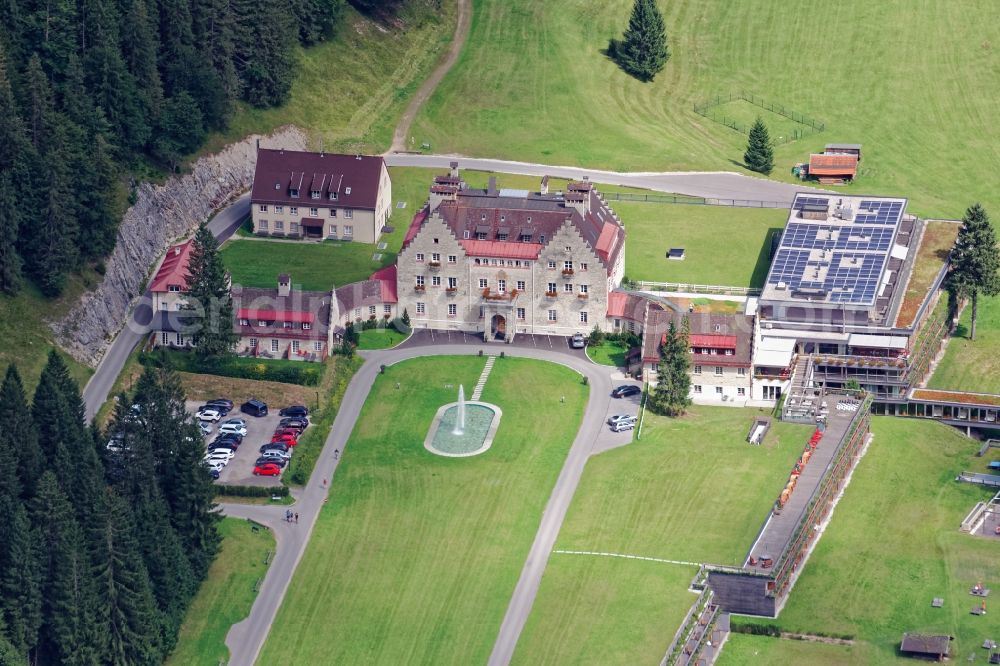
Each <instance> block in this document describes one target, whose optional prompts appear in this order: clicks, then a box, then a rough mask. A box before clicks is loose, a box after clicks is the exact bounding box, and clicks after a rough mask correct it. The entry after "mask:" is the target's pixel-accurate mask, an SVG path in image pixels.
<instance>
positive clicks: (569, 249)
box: [566, 245, 573, 268]
mask: <svg viewBox="0 0 1000 666" xmlns="http://www.w3.org/2000/svg"><path fill="white" fill-rule="evenodd" d="M566 251H567V252H572V251H573V248H571V247H570V246H569V245H567V246H566ZM566 268H573V266H567V267H566Z"/></svg>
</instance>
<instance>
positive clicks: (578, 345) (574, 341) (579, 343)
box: [569, 333, 587, 349]
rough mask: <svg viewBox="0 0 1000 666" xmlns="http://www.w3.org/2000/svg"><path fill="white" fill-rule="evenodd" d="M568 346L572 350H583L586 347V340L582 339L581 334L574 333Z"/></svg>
mask: <svg viewBox="0 0 1000 666" xmlns="http://www.w3.org/2000/svg"><path fill="white" fill-rule="evenodd" d="M569 346H570V347H572V348H573V349H583V348H584V347H586V346H587V339H586V338H585V337H583V333H574V334H573V337H572V338H570V340H569Z"/></svg>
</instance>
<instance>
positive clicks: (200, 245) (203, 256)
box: [184, 223, 237, 357]
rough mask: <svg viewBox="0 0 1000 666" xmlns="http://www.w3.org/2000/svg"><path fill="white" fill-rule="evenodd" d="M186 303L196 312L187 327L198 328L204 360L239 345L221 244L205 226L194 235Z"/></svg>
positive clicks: (199, 351) (189, 319) (199, 228)
mask: <svg viewBox="0 0 1000 666" xmlns="http://www.w3.org/2000/svg"><path fill="white" fill-rule="evenodd" d="M187 300H188V303H189V305H190V307H191V309H192V310H193V314H192V316H188V317H185V318H184V319H185V325H187V326H189V327H196V329H197V336H198V346H197V348H196V349H197V352H198V354H199V355H200V356H202V357H212V356H224V355H226V354H230V353H232V350H233V347H234V346H235V345H236V340H237V336H236V332H235V331H234V330H233V300H232V298H231V297H230V295H229V277H228V275H227V274H226V267H225V266H224V265H223V263H222V257H220V256H219V242H218V241H217V240H216V239H215V236H213V235H212V232H211V231H209V229H208V225H206V224H205V223H202V224H201V226H200V227H198V231H197V232H196V233H195V235H194V246H193V247H192V249H191V258H190V261H189V263H188V278H187Z"/></svg>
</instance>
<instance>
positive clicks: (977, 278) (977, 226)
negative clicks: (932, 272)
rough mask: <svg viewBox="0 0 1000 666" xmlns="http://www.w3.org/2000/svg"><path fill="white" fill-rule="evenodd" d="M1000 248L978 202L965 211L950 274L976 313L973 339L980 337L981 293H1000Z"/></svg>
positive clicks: (954, 288)
mask: <svg viewBox="0 0 1000 666" xmlns="http://www.w3.org/2000/svg"><path fill="white" fill-rule="evenodd" d="M998 271H1000V248H998V247H997V238H996V233H995V232H994V230H993V225H991V224H990V216H989V215H988V214H987V213H986V210H985V209H984V208H983V207H982V206H981V205H980V204H978V203H976V204H973V205H972V206H970V207H969V208H968V209H967V210H966V211H965V216H964V217H963V218H962V228H961V229H960V230H959V232H958V240H956V241H955V248H954V249H953V250H952V251H951V272H950V273H948V279H947V280H948V281H947V285H948V290H949V291H950V292H951V293H952V294H953V295H954V296H955V297H956V298H957V299H963V298H968V299H969V300H970V301H971V306H972V316H971V327H970V330H969V339H970V340H975V339H976V320H977V319H978V316H979V295H980V294H982V295H984V296H996V295H997V294H998V293H1000V273H998Z"/></svg>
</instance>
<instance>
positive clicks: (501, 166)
mask: <svg viewBox="0 0 1000 666" xmlns="http://www.w3.org/2000/svg"><path fill="white" fill-rule="evenodd" d="M456 160H457V161H458V163H459V165H460V166H461V167H462V168H464V169H476V170H480V171H496V172H500V173H517V174H524V175H528V176H539V177H541V176H545V175H548V176H552V177H556V178H572V179H582V178H583V177H584V176H588V177H589V178H590V179H591V180H592V181H595V182H598V183H607V184H610V185H626V186H629V187H640V188H644V189H647V190H653V191H655V192H671V193H674V194H687V195H690V196H696V197H706V198H710V199H741V200H751V201H781V202H787V203H789V204H790V203H791V202H792V199H793V198H794V197H795V193H796V192H801V191H804V190H811V191H814V192H819V191H821V190H816V189H815V188H811V187H807V186H805V185H797V184H792V183H779V182H777V181H774V180H766V179H764V178H753V177H751V176H745V175H743V174H740V173H735V172H731V171H705V172H699V171H667V172H661V173H656V172H636V173H619V172H617V171H601V170H600V169H582V168H579V167H569V166H552V165H545V164H535V163H530V162H511V161H508V160H492V159H480V158H473V157H461V156H455V155H414V154H408V153H389V154H386V155H385V162H386V164H388V165H389V166H415V167H431V168H435V169H439V168H447V167H448V164H449V162H452V161H456ZM501 185H502V183H501Z"/></svg>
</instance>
